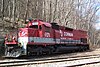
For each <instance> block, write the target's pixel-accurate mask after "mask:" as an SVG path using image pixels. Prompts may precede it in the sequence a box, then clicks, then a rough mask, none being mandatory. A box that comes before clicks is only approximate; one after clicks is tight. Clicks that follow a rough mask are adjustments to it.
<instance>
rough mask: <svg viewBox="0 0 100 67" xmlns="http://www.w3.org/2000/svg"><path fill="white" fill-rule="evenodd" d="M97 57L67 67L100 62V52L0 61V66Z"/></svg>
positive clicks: (71, 60)
mask: <svg viewBox="0 0 100 67" xmlns="http://www.w3.org/2000/svg"><path fill="white" fill-rule="evenodd" d="M93 58H95V59H99V60H98V61H93V62H85V63H80V64H73V65H71V64H69V63H68V64H67V67H74V66H79V65H80V66H81V65H84V64H90V63H100V54H97V55H87V56H74V57H59V58H51V59H50V58H47V59H44V58H43V59H27V60H17V61H14V60H13V61H5V62H0V67H3V66H5V67H7V66H22V65H30V64H45V63H57V62H70V63H71V62H73V61H80V62H81V60H88V59H93Z"/></svg>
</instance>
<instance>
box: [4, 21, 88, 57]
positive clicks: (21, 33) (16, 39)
mask: <svg viewBox="0 0 100 67" xmlns="http://www.w3.org/2000/svg"><path fill="white" fill-rule="evenodd" d="M87 38H88V35H87V32H86V31H83V30H77V29H72V28H68V27H65V26H61V25H58V24H57V23H47V22H43V21H42V20H31V21H29V22H28V23H27V25H26V26H25V27H24V28H19V29H18V31H17V33H16V35H14V33H13V34H7V35H6V38H5V49H6V50H5V56H6V57H19V56H23V55H26V56H28V55H42V54H52V53H60V52H67V51H71V50H73V51H74V50H87V49H89V44H88V43H87Z"/></svg>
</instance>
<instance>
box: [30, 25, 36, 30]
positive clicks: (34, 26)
mask: <svg viewBox="0 0 100 67" xmlns="http://www.w3.org/2000/svg"><path fill="white" fill-rule="evenodd" d="M29 28H36V29H38V25H32V26H29Z"/></svg>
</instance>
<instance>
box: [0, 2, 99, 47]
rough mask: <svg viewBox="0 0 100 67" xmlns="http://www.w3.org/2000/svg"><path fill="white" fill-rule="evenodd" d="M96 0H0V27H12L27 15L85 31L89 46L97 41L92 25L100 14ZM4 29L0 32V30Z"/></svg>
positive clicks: (93, 45)
mask: <svg viewBox="0 0 100 67" xmlns="http://www.w3.org/2000/svg"><path fill="white" fill-rule="evenodd" d="M98 4H100V2H99V1H97V0H0V30H1V34H4V31H5V32H6V33H7V32H8V31H9V30H12V29H13V30H14V29H16V28H18V27H19V25H23V24H24V22H25V20H26V19H28V18H33V19H41V20H43V21H46V22H56V23H58V24H59V25H63V26H67V27H71V28H74V29H83V30H86V31H88V34H89V43H90V46H92V47H97V46H99V45H100V31H97V30H96V29H95V28H94V24H95V23H96V22H97V20H98V19H99V17H98V16H97V15H96V13H97V12H98V10H99V9H100V7H98ZM2 31H3V32H2Z"/></svg>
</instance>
